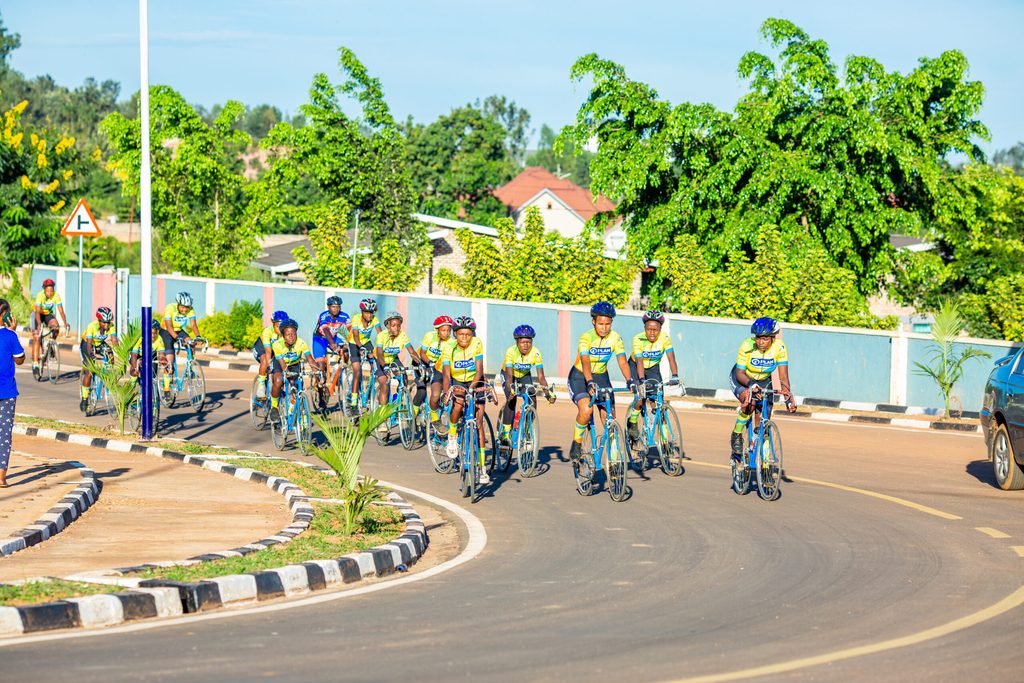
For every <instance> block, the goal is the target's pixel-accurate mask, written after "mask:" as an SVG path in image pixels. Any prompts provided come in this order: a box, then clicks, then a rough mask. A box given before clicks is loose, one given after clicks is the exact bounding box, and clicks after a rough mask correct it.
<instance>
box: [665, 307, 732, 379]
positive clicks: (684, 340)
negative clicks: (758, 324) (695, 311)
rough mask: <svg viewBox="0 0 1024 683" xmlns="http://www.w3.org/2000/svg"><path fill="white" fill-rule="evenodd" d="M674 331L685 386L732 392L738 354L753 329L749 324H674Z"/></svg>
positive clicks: (700, 322)
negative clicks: (733, 369)
mask: <svg viewBox="0 0 1024 683" xmlns="http://www.w3.org/2000/svg"><path fill="white" fill-rule="evenodd" d="M670 329H671V337H672V346H674V347H675V350H676V361H677V362H678V363H679V373H680V376H681V377H682V378H683V383H684V384H685V385H686V386H691V387H698V388H701V389H728V388H729V371H730V369H731V368H732V366H733V365H735V363H736V350H737V349H738V348H739V346H740V343H741V342H742V341H743V339H744V338H745V337H747V336H748V335H749V333H750V328H749V327H748V326H747V325H746V324H743V325H737V324H729V323H726V324H722V323H713V322H705V321H702V320H672V321H671V327H670Z"/></svg>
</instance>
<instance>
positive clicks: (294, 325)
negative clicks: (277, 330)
mask: <svg viewBox="0 0 1024 683" xmlns="http://www.w3.org/2000/svg"><path fill="white" fill-rule="evenodd" d="M289 327H290V328H292V329H293V330H297V329H299V324H298V323H297V322H295V320H293V319H292V318H288V319H287V320H285V321H284V322H283V323H281V332H284V331H285V330H287V329H288V328H289Z"/></svg>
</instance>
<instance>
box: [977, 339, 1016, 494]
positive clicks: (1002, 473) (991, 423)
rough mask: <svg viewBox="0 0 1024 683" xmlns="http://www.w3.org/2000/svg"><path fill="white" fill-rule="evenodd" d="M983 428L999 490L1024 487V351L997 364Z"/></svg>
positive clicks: (985, 403)
mask: <svg viewBox="0 0 1024 683" xmlns="http://www.w3.org/2000/svg"><path fill="white" fill-rule="evenodd" d="M981 428H982V431H984V433H985V444H986V445H987V446H988V458H989V460H991V461H992V468H993V470H994V471H995V475H996V482H997V483H998V484H999V488H1001V489H1003V490H1006V491H1009V490H1013V489H1022V488H1024V348H1021V349H1017V351H1016V352H1015V353H1013V354H1011V355H1009V356H1006V357H1004V358H1000V359H999V360H997V361H996V362H995V367H994V368H992V372H991V373H990V374H989V376H988V381H987V382H986V383H985V396H984V398H983V399H982V407H981Z"/></svg>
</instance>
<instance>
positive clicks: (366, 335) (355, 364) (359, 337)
mask: <svg viewBox="0 0 1024 683" xmlns="http://www.w3.org/2000/svg"><path fill="white" fill-rule="evenodd" d="M376 313H377V302H376V301H374V300H373V299H363V300H362V301H360V302H359V316H358V317H356V318H355V319H353V320H352V323H351V325H350V327H349V329H350V332H349V338H348V358H349V363H351V368H352V388H351V389H350V393H349V397H348V404H349V409H350V410H351V409H354V408H355V407H356V404H357V402H358V400H359V386H360V385H361V384H362V382H363V372H362V368H363V364H362V361H361V360H360V355H359V349H366V356H367V358H369V359H371V362H372V360H373V339H374V337H375V336H376V335H378V334H380V333H381V332H383V331H384V328H383V326H381V324H380V321H379V320H377V316H376Z"/></svg>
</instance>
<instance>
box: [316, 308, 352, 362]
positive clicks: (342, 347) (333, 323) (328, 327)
mask: <svg viewBox="0 0 1024 683" xmlns="http://www.w3.org/2000/svg"><path fill="white" fill-rule="evenodd" d="M351 326H352V319H351V318H350V317H349V315H348V313H346V312H345V311H343V310H341V297H340V296H331V297H328V298H327V310H326V311H324V312H323V313H321V314H320V317H319V318H317V319H316V325H315V327H314V329H313V359H314V360H315V361H316V364H317V366H318V367H319V368H320V369H321V370H324V371H326V370H327V360H326V357H327V349H330V350H331V353H334V354H337V355H338V356H340V357H344V356H343V355H342V354H343V353H344V352H345V351H347V350H348V348H347V346H348V344H347V343H346V339H347V338H348V331H349V328H350V327H351ZM343 328H344V330H345V332H344V334H342V329H343Z"/></svg>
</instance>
